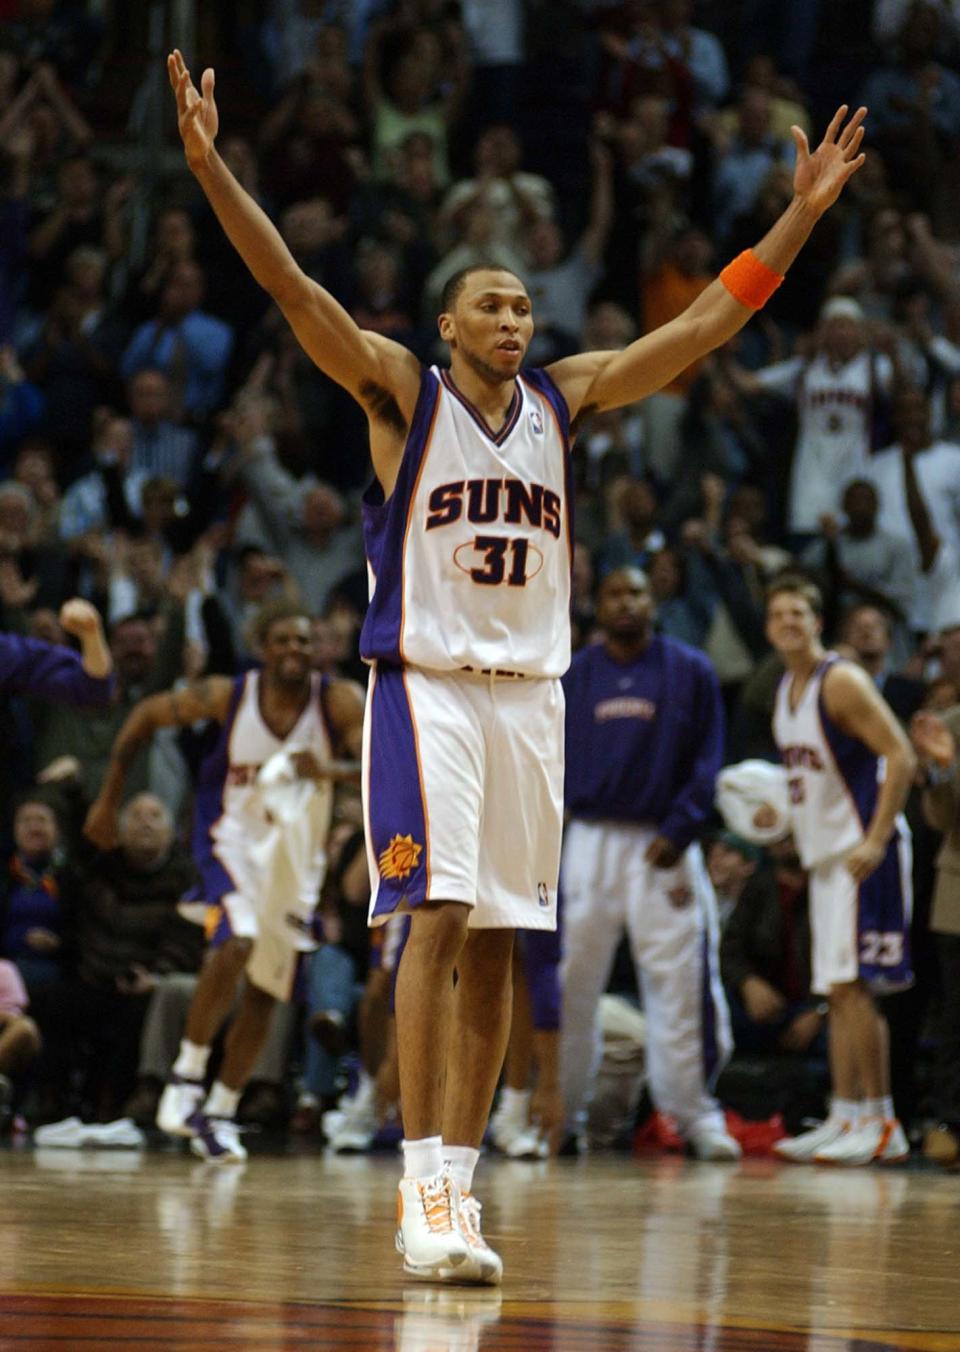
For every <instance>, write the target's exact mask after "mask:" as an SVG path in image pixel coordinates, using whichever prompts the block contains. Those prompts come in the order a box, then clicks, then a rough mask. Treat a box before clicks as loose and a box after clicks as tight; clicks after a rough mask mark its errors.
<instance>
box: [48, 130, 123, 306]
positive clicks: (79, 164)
mask: <svg viewBox="0 0 960 1352" xmlns="http://www.w3.org/2000/svg"><path fill="white" fill-rule="evenodd" d="M130 187H131V185H130V183H129V181H128V180H126V179H123V178H116V179H114V181H113V182H112V183H111V184H110V186H109V188H107V189H106V190H104V189H103V186H102V184H101V181H100V174H99V171H98V170H97V167H96V165H95V164H94V162H93V160H92V159H91V158H90V157H89V155H85V154H76V155H72V156H70V158H68V159H66V160H63V161H62V162H61V163H60V165H59V166H58V168H57V190H56V197H55V199H54V202H53V204H52V206H51V207H50V209H49V210H46V211H43V210H39V211H36V212H35V213H34V216H33V220H32V221H31V228H30V234H29V238H28V241H27V250H28V255H29V258H30V287H29V289H28V293H27V294H28V300H29V302H30V303H31V305H32V306H33V307H34V308H38V309H42V308H43V307H44V306H46V305H47V304H49V302H50V299H51V298H52V296H53V293H54V291H55V290H56V288H57V286H58V285H59V282H60V278H61V277H62V275H63V269H64V266H65V264H66V261H67V259H68V258H69V257H70V255H71V254H72V253H73V252H74V250H75V249H79V248H80V247H81V245H87V246H91V247H93V248H102V249H103V250H104V251H105V252H106V255H107V258H108V260H109V261H110V262H113V261H114V260H116V259H118V258H120V256H121V255H122V253H123V251H124V248H125V246H126V231H125V224H124V214H123V213H124V205H125V203H126V200H127V198H128V196H129V194H130Z"/></svg>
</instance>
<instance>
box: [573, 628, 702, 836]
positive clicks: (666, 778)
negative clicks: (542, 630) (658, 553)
mask: <svg viewBox="0 0 960 1352" xmlns="http://www.w3.org/2000/svg"><path fill="white" fill-rule="evenodd" d="M563 689H564V694H565V695H566V700H567V716H566V779H565V785H564V801H565V804H566V807H567V809H568V811H569V812H571V813H572V814H573V816H575V817H580V818H583V819H584V820H587V821H601V820H608V821H621V822H647V823H652V824H654V825H655V826H656V827H657V829H658V831H659V832H660V833H661V834H662V835H664V836H666V837H668V839H670V840H671V841H673V843H674V844H675V845H677V846H679V847H680V848H681V849H683V848H685V847H686V846H687V845H689V844H690V842H691V841H693V840H695V839H696V837H697V836H698V835H699V833H700V830H701V828H702V827H703V824H704V822H705V821H706V819H707V816H708V815H709V813H710V810H711V808H712V806H713V798H714V781H715V780H716V777H717V774H718V772H719V770H720V767H721V766H722V764H723V748H724V717H723V704H722V701H721V698H720V685H719V682H718V681H717V676H716V673H715V671H714V669H713V667H712V665H711V664H710V662H709V661H708V659H707V658H706V657H705V656H704V655H703V653H701V652H699V651H698V650H696V649H695V648H688V647H687V645H686V644H684V643H678V642H677V641H676V640H674V639H669V638H662V637H660V636H659V635H658V636H656V637H654V638H653V639H652V640H651V642H650V644H649V646H648V647H647V649H646V651H645V652H644V653H643V654H642V655H641V656H640V657H639V658H637V659H636V660H635V661H633V662H627V663H621V662H616V661H614V659H613V658H612V657H611V656H610V655H609V653H608V652H607V650H606V648H605V647H604V645H603V644H602V643H597V644H593V645H592V646H591V647H589V648H585V649H583V650H582V651H581V652H579V653H577V655H576V656H575V657H574V659H573V663H572V665H571V667H570V670H569V671H568V672H567V674H566V676H564V678H563Z"/></svg>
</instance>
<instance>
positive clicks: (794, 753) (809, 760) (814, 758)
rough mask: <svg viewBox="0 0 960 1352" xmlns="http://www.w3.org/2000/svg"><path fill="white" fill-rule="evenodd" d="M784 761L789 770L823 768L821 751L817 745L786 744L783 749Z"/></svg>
mask: <svg viewBox="0 0 960 1352" xmlns="http://www.w3.org/2000/svg"><path fill="white" fill-rule="evenodd" d="M780 754H781V757H782V758H783V763H784V765H785V766H786V768H787V769H788V770H797V769H801V770H823V769H824V768H825V767H824V764H823V759H822V757H821V755H820V752H819V751H818V750H817V748H816V747H815V746H785V747H783V748H782V749H781V752H780Z"/></svg>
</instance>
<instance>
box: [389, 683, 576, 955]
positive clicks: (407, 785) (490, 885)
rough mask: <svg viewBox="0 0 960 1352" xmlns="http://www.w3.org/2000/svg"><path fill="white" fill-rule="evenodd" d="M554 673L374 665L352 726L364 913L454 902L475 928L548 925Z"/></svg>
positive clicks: (555, 750)
mask: <svg viewBox="0 0 960 1352" xmlns="http://www.w3.org/2000/svg"><path fill="white" fill-rule="evenodd" d="M563 708H564V701H563V691H562V689H561V686H560V682H559V681H558V680H552V679H544V678H539V677H531V678H529V679H526V678H511V677H509V676H502V675H501V676H497V675H495V674H493V675H491V674H490V673H483V672H477V673H475V674H471V673H466V672H456V673H442V674H441V673H438V672H430V671H423V670H421V669H419V668H416V667H403V668H401V667H393V666H386V665H383V664H378V665H377V667H375V668H374V670H373V672H372V673H371V677H370V689H369V693H368V697H367V708H366V719H365V725H364V756H363V796H364V810H365V816H366V837H367V856H368V861H369V865H370V881H371V898H370V923H371V925H379V924H382V923H383V922H384V921H385V920H387V919H388V917H389V916H391V915H394V914H396V913H398V912H404V911H413V910H415V909H416V907H417V906H419V905H420V904H422V903H423V902H424V901H461V902H466V903H467V905H469V906H470V907H472V911H471V914H470V925H471V927H473V928H477V929H513V928H522V929H555V928H556V915H557V875H558V873H559V868H560V839H561V832H562V827H563Z"/></svg>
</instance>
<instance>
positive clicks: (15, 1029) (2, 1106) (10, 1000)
mask: <svg viewBox="0 0 960 1352" xmlns="http://www.w3.org/2000/svg"><path fill="white" fill-rule="evenodd" d="M27 1007H28V1000H27V992H26V988H25V987H24V984H23V981H22V979H21V977H20V973H19V972H18V971H17V969H16V967H15V966H14V965H13V963H12V962H7V961H6V959H5V958H0V1134H2V1133H3V1132H5V1131H6V1129H7V1127H8V1126H9V1125H10V1120H11V1118H12V1116H13V1083H12V1079H11V1077H12V1076H15V1075H19V1074H21V1073H22V1072H23V1071H24V1070H26V1068H27V1067H28V1066H29V1065H30V1062H31V1061H32V1060H33V1059H34V1058H35V1057H36V1055H37V1053H38V1052H39V1050H40V1033H39V1030H38V1028H37V1025H36V1024H35V1023H34V1021H33V1019H31V1018H28V1017H27V1013H26V1010H27Z"/></svg>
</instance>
